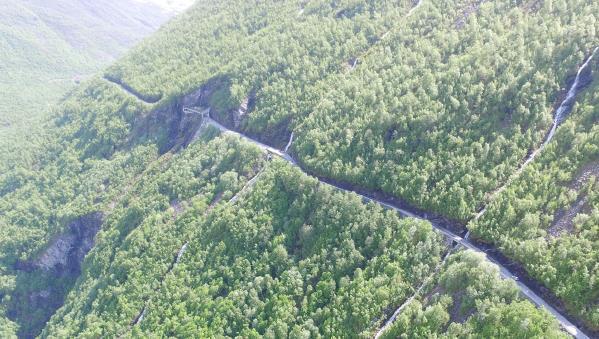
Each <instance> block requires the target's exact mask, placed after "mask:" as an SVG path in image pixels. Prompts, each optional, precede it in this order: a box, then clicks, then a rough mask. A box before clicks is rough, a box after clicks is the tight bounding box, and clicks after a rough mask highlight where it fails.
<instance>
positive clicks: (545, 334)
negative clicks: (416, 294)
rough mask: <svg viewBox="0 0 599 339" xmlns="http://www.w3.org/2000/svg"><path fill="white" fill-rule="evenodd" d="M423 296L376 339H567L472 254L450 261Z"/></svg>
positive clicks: (495, 271) (487, 264)
mask: <svg viewBox="0 0 599 339" xmlns="http://www.w3.org/2000/svg"><path fill="white" fill-rule="evenodd" d="M448 259H449V260H448V261H447V263H446V265H445V266H444V267H443V269H442V272H441V273H440V274H439V275H438V276H437V278H436V279H435V284H432V283H431V284H430V287H429V289H428V290H427V291H426V293H423V295H422V296H421V297H420V298H419V300H415V301H413V302H412V303H410V304H409V305H407V306H406V308H405V310H404V311H403V312H402V313H401V314H400V315H399V317H398V318H397V320H396V321H395V322H394V323H393V325H392V326H391V327H390V328H389V329H388V330H387V331H385V332H383V335H382V336H381V338H567V337H568V336H566V335H565V334H564V333H563V332H561V331H560V329H559V327H558V326H556V323H555V321H554V320H553V319H552V318H551V316H550V315H549V314H548V313H546V312H545V311H539V310H537V309H535V307H534V305H533V304H531V303H530V302H529V301H528V300H522V299H521V298H520V297H519V295H518V289H517V288H516V287H515V285H514V283H513V282H512V281H502V280H501V278H500V277H499V272H498V270H497V267H495V266H493V265H491V264H489V263H488V262H486V261H485V260H484V258H482V257H480V256H479V255H477V254H474V253H472V252H468V251H464V252H460V253H457V254H454V255H451V256H450V257H449V258H448Z"/></svg>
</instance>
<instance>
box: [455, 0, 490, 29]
mask: <svg viewBox="0 0 599 339" xmlns="http://www.w3.org/2000/svg"><path fill="white" fill-rule="evenodd" d="M483 2H485V0H476V1H473V2H471V3H470V4H468V5H466V6H465V7H464V8H463V9H462V11H461V13H460V14H458V18H457V19H456V21H455V28H456V29H462V28H463V27H464V26H465V25H466V21H467V20H468V17H469V16H470V15H471V14H472V13H475V12H478V9H479V8H480V5H481V4H482V3H483Z"/></svg>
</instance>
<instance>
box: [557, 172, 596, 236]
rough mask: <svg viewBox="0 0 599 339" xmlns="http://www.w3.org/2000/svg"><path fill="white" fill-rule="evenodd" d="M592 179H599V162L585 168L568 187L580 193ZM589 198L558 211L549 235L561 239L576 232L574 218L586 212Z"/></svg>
mask: <svg viewBox="0 0 599 339" xmlns="http://www.w3.org/2000/svg"><path fill="white" fill-rule="evenodd" d="M591 177H595V178H597V177H599V161H593V162H591V163H589V164H587V165H585V166H583V167H582V169H581V170H580V171H579V174H578V175H577V176H576V179H575V180H573V181H572V182H571V183H570V185H569V186H568V187H569V188H570V189H572V190H574V191H576V192H579V191H580V190H581V189H582V188H583V186H584V184H585V183H587V182H588V181H589V179H590V178H591ZM587 198H588V197H587V196H586V195H582V196H580V197H578V199H576V201H575V202H574V203H573V204H572V205H571V206H570V207H569V208H568V209H566V210H558V211H557V212H556V213H555V216H554V218H553V224H552V225H551V226H550V227H549V229H548V230H547V233H549V235H550V236H552V237H559V236H560V235H562V234H564V233H572V232H574V218H575V217H576V216H577V215H578V214H579V213H581V212H583V211H584V210H585V207H586V206H587V204H586V203H587Z"/></svg>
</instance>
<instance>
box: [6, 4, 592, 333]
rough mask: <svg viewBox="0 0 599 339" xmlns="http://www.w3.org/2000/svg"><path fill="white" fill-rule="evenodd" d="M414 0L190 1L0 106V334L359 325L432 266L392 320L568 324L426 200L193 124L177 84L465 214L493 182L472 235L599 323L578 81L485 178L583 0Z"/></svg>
mask: <svg viewBox="0 0 599 339" xmlns="http://www.w3.org/2000/svg"><path fill="white" fill-rule="evenodd" d="M414 6H416V3H415V2H412V1H408V0H406V1H396V2H388V1H380V0H369V1H358V0H342V1H333V2H331V1H324V0H311V1H305V0H290V1H241V0H229V1H220V0H219V1H216V0H205V1H198V2H197V3H196V4H195V5H194V6H193V7H192V8H191V9H190V10H189V11H187V12H186V13H185V14H183V15H180V16H178V17H177V18H175V19H174V20H172V21H171V22H170V23H168V24H167V25H166V26H165V27H163V29H161V30H160V31H159V32H157V34H155V35H153V36H152V37H150V38H148V39H146V40H145V41H143V42H142V43H141V44H140V45H138V46H137V47H136V48H134V49H133V51H132V52H131V53H129V54H127V55H126V56H125V57H124V58H123V59H121V60H120V61H119V62H117V63H116V64H114V65H112V66H111V67H109V68H108V69H107V70H106V71H105V72H103V74H101V75H97V76H94V77H92V78H90V79H88V80H85V81H83V83H82V84H81V85H80V86H78V87H76V88H75V89H73V90H72V91H71V92H70V93H69V94H68V95H67V96H66V97H65V98H64V99H63V100H61V102H60V104H59V105H57V106H55V107H53V108H52V110H51V111H50V113H49V114H50V117H51V120H50V121H48V122H46V123H43V124H40V125H38V126H40V127H39V129H40V132H39V133H32V134H31V136H30V137H29V138H27V139H28V140H27V142H24V141H23V140H22V139H23V138H24V136H23V135H22V134H15V133H13V132H4V131H2V130H1V129H0V139H1V138H3V137H4V136H5V137H4V140H2V147H1V149H0V331H2V332H0V336H1V337H12V336H14V335H19V336H21V337H33V336H36V335H37V334H39V333H41V336H42V337H75V336H82V337H98V336H108V337H113V336H127V337H143V336H152V335H157V336H182V337H191V336H197V335H201V336H206V337H219V336H228V337H235V336H242V337H260V336H266V337H284V336H290V337H334V336H336V337H356V336H369V335H372V334H374V333H375V332H376V330H377V329H378V328H379V327H380V326H381V325H382V324H383V323H384V322H385V320H386V319H387V317H388V316H389V315H390V314H391V313H393V311H394V309H395V308H396V307H397V306H399V305H401V304H402V303H403V302H405V301H406V300H408V299H409V297H410V296H412V295H413V294H414V293H415V291H417V289H418V288H419V286H421V285H422V283H423V282H425V281H432V282H433V284H431V286H430V288H427V289H426V293H427V294H424V295H422V296H421V297H419V298H417V299H416V300H415V301H414V302H413V303H410V304H409V305H408V306H407V308H406V309H405V310H404V313H402V314H401V315H400V317H399V318H398V321H397V323H396V325H394V326H393V327H392V328H391V330H390V331H392V332H390V333H391V334H389V335H393V336H406V337H413V336H419V335H422V336H447V337H455V336H460V337H468V336H472V337H477V336H478V337H491V336H505V337H509V336H517V334H520V335H525V334H526V335H530V336H538V337H559V336H561V335H562V333H561V332H559V329H558V325H557V323H556V321H555V320H554V319H551V318H550V316H549V315H548V314H547V313H545V312H544V311H542V310H538V309H536V308H535V307H534V306H533V305H532V304H530V303H529V302H528V301H524V300H522V299H521V298H520V296H518V294H517V290H516V289H515V287H514V285H513V283H510V282H502V281H500V278H499V277H498V275H497V272H496V269H495V268H494V266H492V265H490V264H488V263H486V262H484V261H482V258H480V257H477V256H476V255H473V254H472V253H469V252H460V253H457V254H453V255H451V256H449V258H448V260H447V262H445V263H443V264H442V265H441V258H442V257H443V256H444V254H445V253H446V252H447V251H448V250H449V245H448V244H447V243H446V242H445V241H444V239H443V238H442V236H441V235H440V234H438V233H437V232H435V231H433V229H432V227H431V225H430V223H428V222H425V221H418V220H416V219H410V218H405V219H404V218H399V217H398V216H397V215H396V214H395V213H394V212H393V213H392V212H391V211H386V210H383V209H382V208H381V207H380V206H378V205H376V204H372V203H371V204H365V203H363V202H362V201H360V199H359V198H358V196H356V195H353V194H349V193H341V192H337V191H335V190H333V189H332V188H330V187H329V186H327V185H325V184H322V183H320V182H319V181H317V180H316V179H314V178H312V177H308V176H307V175H305V174H303V173H302V172H301V171H300V170H299V169H298V168H295V167H291V166H289V165H287V164H284V163H283V162H281V161H278V160H269V158H268V157H267V155H266V154H264V153H263V152H262V151H260V149H259V148H257V147H255V146H253V145H251V144H250V143H247V142H245V141H242V140H240V139H238V138H236V137H233V136H230V135H226V134H225V135H219V133H218V131H217V130H215V129H212V128H210V127H206V129H205V130H204V131H203V132H202V133H201V135H200V137H199V139H197V140H194V141H193V142H191V143H190V145H189V146H188V147H186V146H187V141H191V140H189V138H188V137H189V136H190V135H191V134H189V132H195V131H190V130H189V129H190V128H192V127H193V128H195V127H197V126H196V121H193V120H187V119H191V118H190V117H188V116H186V115H185V114H184V113H183V112H182V106H185V105H188V104H189V103H190V102H191V99H190V98H192V97H194V95H195V94H196V93H200V97H201V99H202V100H201V101H202V102H201V105H203V106H210V107H211V114H212V116H213V117H214V118H216V119H218V120H219V121H221V122H222V123H224V124H225V125H227V126H229V127H231V128H233V129H236V130H239V131H242V132H244V133H246V134H248V135H252V136H254V137H256V138H258V139H259V140H261V141H264V142H266V143H268V144H270V145H273V146H276V147H282V146H283V145H285V144H286V142H287V140H288V138H289V134H290V133H291V132H293V133H294V135H295V137H296V139H295V140H296V142H295V143H294V144H293V145H292V148H291V151H292V153H293V155H294V157H295V158H296V159H297V160H298V162H299V163H300V164H301V165H302V166H303V167H304V168H306V169H307V170H309V171H311V172H313V173H315V174H317V175H320V176H324V177H328V178H331V179H335V180H337V181H339V182H345V183H349V184H353V185H356V186H358V187H361V188H363V189H368V190H372V191H377V192H382V193H385V194H387V195H389V196H393V197H395V198H397V199H400V200H402V201H405V202H407V203H408V204H410V205H413V206H415V207H418V208H421V209H424V210H426V211H428V212H430V213H432V214H438V215H441V216H442V217H445V218H447V219H452V220H457V221H459V222H461V223H462V224H464V225H465V224H466V221H468V220H470V219H471V217H472V216H473V215H474V214H475V212H476V211H477V210H478V209H480V208H481V207H482V206H483V205H484V204H485V203H486V202H487V201H491V205H490V207H489V209H488V211H487V213H486V214H485V215H483V217H482V218H481V219H480V220H477V221H473V222H471V223H470V224H468V225H467V226H468V228H469V229H471V230H472V232H473V236H474V237H475V238H476V239H477V240H481V241H485V242H488V243H493V244H495V245H497V247H498V248H499V249H500V250H501V251H503V253H505V254H506V255H508V256H509V257H510V258H513V259H515V260H517V261H518V262H520V263H522V264H523V266H524V268H525V269H526V270H527V271H528V272H529V273H530V274H531V275H532V276H533V277H534V278H536V279H538V281H539V282H540V283H542V284H544V285H545V286H546V287H548V288H549V289H550V291H551V292H552V293H554V294H555V295H557V296H558V297H559V298H560V300H561V301H562V302H565V304H566V307H567V309H568V311H569V312H570V313H571V314H574V315H576V316H577V317H579V318H580V319H583V320H584V321H585V322H586V324H587V326H588V327H590V328H592V329H595V330H596V329H597V328H598V327H599V316H598V315H597V314H598V313H597V307H596V305H595V300H596V299H597V297H598V295H597V293H598V289H597V286H596V283H595V280H596V275H597V265H596V263H597V261H598V260H597V259H598V258H597V250H596V247H597V241H598V239H596V236H595V233H596V228H597V227H596V226H597V224H598V217H597V208H598V207H597V206H598V203H599V202H598V201H597V193H596V191H597V187H596V185H597V184H596V179H592V178H595V177H596V176H597V173H596V171H595V170H594V169H595V168H596V166H597V161H599V160H598V157H597V156H598V150H599V146H598V144H597V140H598V139H597V121H598V117H597V112H598V110H597V94H596V93H597V91H596V89H597V86H599V84H598V82H597V81H594V82H592V83H591V85H590V87H589V88H587V90H585V91H584V92H583V94H582V95H581V96H579V97H578V98H577V104H576V106H575V109H574V111H573V112H572V114H571V117H570V118H569V119H568V120H567V121H566V122H565V123H564V124H563V125H562V126H560V128H559V129H558V133H557V135H556V138H555V139H554V140H553V141H552V143H551V144H550V145H549V146H548V148H546V149H545V150H544V151H543V152H542V154H541V156H540V158H538V160H535V162H533V163H532V164H531V166H529V167H527V169H526V170H525V171H524V172H523V174H522V176H521V177H520V178H518V179H517V180H515V181H514V182H512V184H511V185H510V186H509V187H508V188H507V189H506V190H505V191H503V192H502V193H501V194H500V195H499V196H497V197H495V196H494V195H492V194H491V193H492V192H493V191H494V190H495V189H496V188H498V187H500V186H501V185H502V184H503V183H504V182H505V181H506V179H507V178H508V177H509V176H510V175H511V174H512V173H513V172H514V171H515V170H516V169H517V167H518V165H519V164H520V163H521V162H522V159H523V158H524V157H525V156H526V154H527V153H529V152H530V151H531V150H532V149H534V148H535V147H537V146H538V145H539V144H540V143H541V142H542V140H543V137H544V136H545V134H546V132H547V130H548V128H549V127H550V125H551V121H552V112H553V108H554V107H555V106H556V103H559V101H560V99H562V98H563V95H564V88H566V87H567V86H568V85H569V84H570V83H571V81H572V78H573V75H574V74H575V72H576V70H577V67H578V66H579V64H580V63H581V62H582V61H583V60H584V59H585V57H587V56H588V55H589V53H590V51H591V50H592V48H593V47H595V46H597V45H599V39H598V37H597V32H596V30H597V24H596V22H597V21H596V13H599V5H598V4H597V3H594V2H588V1H579V0H562V1H557V0H556V1H550V0H545V1H507V2H477V1H474V2H473V1H470V0H468V1H466V0H451V1H440V0H439V1H438V0H430V1H422V3H421V4H420V5H419V6H418V7H414ZM414 8H416V9H414ZM354 66H355V67H354ZM593 69H594V72H595V73H596V71H597V69H598V68H597V65H596V64H594V65H593ZM593 77H594V78H596V77H597V76H596V75H593ZM198 91H199V92H198ZM154 101H156V102H154ZM192 104H198V102H193V103H192ZM36 128H37V127H36ZM3 133H4V134H3ZM183 141H185V142H183ZM5 145H6V147H5ZM589 171H590V172H589ZM581 173H586V174H585V175H581ZM589 173H590V174H589ZM256 176H257V180H256V181H255V182H253V183H254V184H252V185H247V186H246V184H248V182H250V181H249V180H250V179H251V178H256ZM580 178H582V179H580ZM579 179H580V180H579ZM583 179H584V180H583ZM237 193H239V195H237ZM233 197H235V198H236V199H237V198H239V199H237V200H235V199H234V200H233V201H230V200H231V198H233ZM581 202H582V203H581ZM572 208H575V210H572ZM563 218H566V220H565V221H563V222H562V221H561V220H562V219H563ZM568 218H569V219H568ZM553 224H555V225H558V226H555V227H553V226H552V225H553ZM96 232H97V234H96ZM64 244H66V245H64ZM92 245H93V246H92ZM65 248H66V249H65ZM182 249H183V251H182ZM87 251H89V253H88V252H87ZM84 257H85V259H83V258H84ZM50 317H51V318H50ZM456 317H457V318H456ZM48 319H50V320H49V322H48V323H47V324H46V321H48ZM523 324H532V325H530V326H528V327H526V328H524V329H523V328H521V327H522V326H524V325H523ZM519 326H520V327H519Z"/></svg>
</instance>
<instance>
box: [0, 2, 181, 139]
mask: <svg viewBox="0 0 599 339" xmlns="http://www.w3.org/2000/svg"><path fill="white" fill-rule="evenodd" d="M173 14H174V13H173V12H172V11H166V10H163V9H162V8H161V7H158V6H157V5H155V4H151V3H145V4H143V3H139V2H138V1H136V0H127V1H108V0H100V1H85V0H68V1H45V0H17V1H14V0H2V1H0V71H1V73H2V76H0V93H1V94H0V133H7V132H5V131H3V130H5V129H6V127H9V126H10V125H14V124H17V125H19V127H22V126H23V125H25V123H23V120H26V124H31V123H32V122H35V121H36V120H37V119H40V116H41V115H40V113H41V112H44V111H47V109H48V107H50V106H51V105H52V104H54V103H55V102H56V101H57V100H58V99H59V98H60V97H61V96H62V95H64V94H65V93H66V91H68V89H70V88H72V87H73V85H74V84H75V82H79V81H80V80H81V79H84V78H88V77H90V76H91V75H93V74H94V73H95V72H97V71H98V70H100V69H102V68H104V67H106V65H108V64H109V63H111V62H113V61H114V60H115V59H117V58H118V57H120V56H121V55H123V54H124V52H125V51H126V50H127V49H129V48H130V47H132V46H133V45H134V44H136V43H137V42H139V41H140V40H141V39H142V38H143V37H145V36H147V35H149V34H151V33H153V32H154V31H156V30H157V29H158V28H159V27H160V25H161V24H162V23H164V22H165V21H166V20H168V19H169V18H170V17H171V16H172V15H173Z"/></svg>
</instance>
